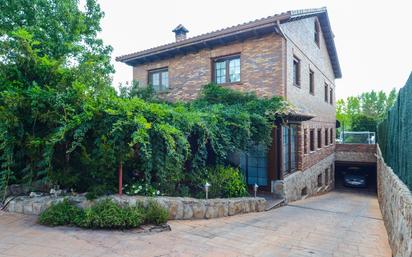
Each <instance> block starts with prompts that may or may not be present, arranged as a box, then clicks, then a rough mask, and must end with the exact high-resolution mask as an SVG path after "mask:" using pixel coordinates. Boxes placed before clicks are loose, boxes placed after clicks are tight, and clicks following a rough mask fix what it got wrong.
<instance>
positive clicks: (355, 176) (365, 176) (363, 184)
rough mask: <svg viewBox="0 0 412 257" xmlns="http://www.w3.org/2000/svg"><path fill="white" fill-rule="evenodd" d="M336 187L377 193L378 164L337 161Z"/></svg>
mask: <svg viewBox="0 0 412 257" xmlns="http://www.w3.org/2000/svg"><path fill="white" fill-rule="evenodd" d="M335 187H336V189H337V190H345V191H354V192H359V193H362V192H365V193H373V194H376V192H377V191H376V190H377V185H376V164H371V163H356V162H336V163H335Z"/></svg>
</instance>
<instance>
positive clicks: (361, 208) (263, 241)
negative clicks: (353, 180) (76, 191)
mask: <svg viewBox="0 0 412 257" xmlns="http://www.w3.org/2000/svg"><path fill="white" fill-rule="evenodd" d="M0 215H1V216H0V238H1V240H0V256H1V257H3V256H28V255H30V256H32V257H37V256H39V257H40V256H41V257H44V256H63V257H65V256H67V257H69V256H70V257H74V256H84V257H89V256H103V257H108V256H160V255H165V256H276V257H282V256H328V257H331V256H333V257H343V256H350V257H359V256H373V257H390V256H391V253H390V248H389V245H388V240H387V235H386V230H385V227H384V224H383V221H382V217H381V214H380V211H379V206H378V202H377V199H376V197H375V196H372V195H362V194H355V193H351V192H336V191H334V192H331V193H328V194H325V195H322V196H319V197H312V198H308V199H306V200H303V201H298V202H294V203H293V206H292V205H289V206H285V207H282V208H278V209H275V210H272V211H268V212H261V213H253V214H252V213H251V214H245V215H238V216H234V217H225V218H220V219H213V220H194V221H170V222H169V224H170V226H171V228H172V231H171V232H162V233H144V234H139V233H137V232H136V231H133V230H132V231H128V232H119V231H91V230H82V229H76V228H67V227H58V228H48V227H44V226H40V225H37V224H35V217H33V216H24V215H19V214H11V213H2V214H0Z"/></svg>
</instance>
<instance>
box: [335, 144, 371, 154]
mask: <svg viewBox="0 0 412 257" xmlns="http://www.w3.org/2000/svg"><path fill="white" fill-rule="evenodd" d="M336 152H361V153H376V145H375V144H371V145H367V144H337V145H336Z"/></svg>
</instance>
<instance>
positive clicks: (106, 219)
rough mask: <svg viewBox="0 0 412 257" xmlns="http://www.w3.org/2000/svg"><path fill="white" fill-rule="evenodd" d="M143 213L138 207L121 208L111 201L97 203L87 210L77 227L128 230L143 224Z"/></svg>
mask: <svg viewBox="0 0 412 257" xmlns="http://www.w3.org/2000/svg"><path fill="white" fill-rule="evenodd" d="M143 222H144V220H143V213H142V212H141V209H140V208H137V207H128V206H126V207H121V206H120V205H119V204H117V203H115V202H113V201H112V200H110V199H105V200H101V201H99V202H97V203H96V204H94V205H93V206H92V207H90V208H87V209H85V211H84V215H83V217H82V219H80V220H78V222H77V225H78V226H80V227H84V228H94V229H127V228H136V227H138V226H140V225H141V224H143Z"/></svg>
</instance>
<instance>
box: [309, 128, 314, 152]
mask: <svg viewBox="0 0 412 257" xmlns="http://www.w3.org/2000/svg"><path fill="white" fill-rule="evenodd" d="M309 133H310V142H309V144H310V151H311V152H313V151H315V129H310V131H309Z"/></svg>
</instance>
